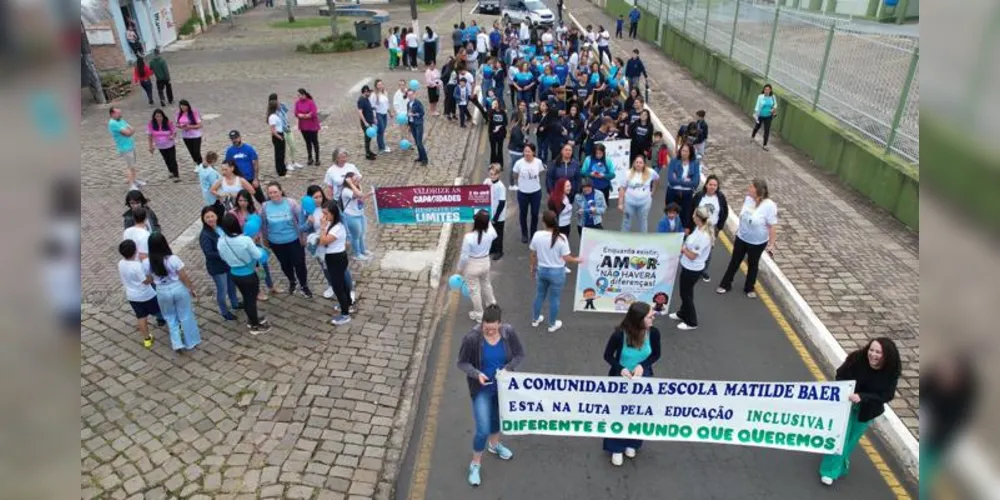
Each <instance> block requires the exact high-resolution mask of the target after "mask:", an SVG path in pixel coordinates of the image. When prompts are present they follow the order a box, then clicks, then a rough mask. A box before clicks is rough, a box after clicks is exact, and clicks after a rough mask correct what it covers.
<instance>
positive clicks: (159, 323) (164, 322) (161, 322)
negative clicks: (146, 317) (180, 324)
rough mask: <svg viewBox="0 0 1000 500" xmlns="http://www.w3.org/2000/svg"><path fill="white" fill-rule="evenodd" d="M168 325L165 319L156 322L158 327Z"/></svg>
mask: <svg viewBox="0 0 1000 500" xmlns="http://www.w3.org/2000/svg"><path fill="white" fill-rule="evenodd" d="M166 324H167V320H165V319H157V320H156V326H165V325H166Z"/></svg>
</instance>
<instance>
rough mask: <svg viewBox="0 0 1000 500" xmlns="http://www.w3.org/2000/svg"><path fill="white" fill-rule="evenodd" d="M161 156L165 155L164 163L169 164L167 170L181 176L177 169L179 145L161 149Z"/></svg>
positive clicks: (175, 175)
mask: <svg viewBox="0 0 1000 500" xmlns="http://www.w3.org/2000/svg"><path fill="white" fill-rule="evenodd" d="M160 156H162V157H163V163H166V164H167V170H169V171H170V175H172V176H174V177H180V176H181V174H180V173H179V172H178V170H177V146H170V147H169V148H167V149H161V150H160Z"/></svg>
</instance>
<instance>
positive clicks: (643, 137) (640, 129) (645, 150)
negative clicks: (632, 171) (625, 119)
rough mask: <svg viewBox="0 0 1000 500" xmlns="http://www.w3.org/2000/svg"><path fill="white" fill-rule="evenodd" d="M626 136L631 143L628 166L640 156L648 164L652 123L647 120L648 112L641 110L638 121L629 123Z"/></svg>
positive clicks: (651, 145) (651, 143) (651, 144)
mask: <svg viewBox="0 0 1000 500" xmlns="http://www.w3.org/2000/svg"><path fill="white" fill-rule="evenodd" d="M628 136H629V139H631V141H632V142H631V143H630V144H629V149H630V150H631V151H630V154H629V164H631V162H634V161H635V159H636V158H638V157H640V156H641V157H643V158H644V159H645V160H646V161H647V162H648V161H649V158H650V154H651V153H650V151H651V150H652V149H653V122H652V120H650V118H649V110H646V109H644V110H642V111H641V112H639V119H638V120H636V121H634V122H629V124H628Z"/></svg>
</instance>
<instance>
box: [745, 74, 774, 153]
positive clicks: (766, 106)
mask: <svg viewBox="0 0 1000 500" xmlns="http://www.w3.org/2000/svg"><path fill="white" fill-rule="evenodd" d="M777 114H778V99H777V98H775V97H774V94H773V93H772V90H771V84H770V83H769V84H767V85H764V90H762V91H761V92H760V95H759V96H757V104H755V105H754V107H753V121H754V123H755V125H754V127H753V132H751V133H750V140H751V141H752V140H754V139H755V138H756V137H757V131H758V130H760V127H761V125H763V126H764V151H767V139H768V138H769V137H771V120H773V119H774V117H775V116H777Z"/></svg>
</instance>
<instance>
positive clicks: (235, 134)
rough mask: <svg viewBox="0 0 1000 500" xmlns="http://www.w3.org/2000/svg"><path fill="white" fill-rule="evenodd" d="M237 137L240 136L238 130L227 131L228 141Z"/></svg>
mask: <svg viewBox="0 0 1000 500" xmlns="http://www.w3.org/2000/svg"><path fill="white" fill-rule="evenodd" d="M239 136H240V131H239V130H230V131H229V139H230V140H232V139H235V138H237V137H239Z"/></svg>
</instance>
